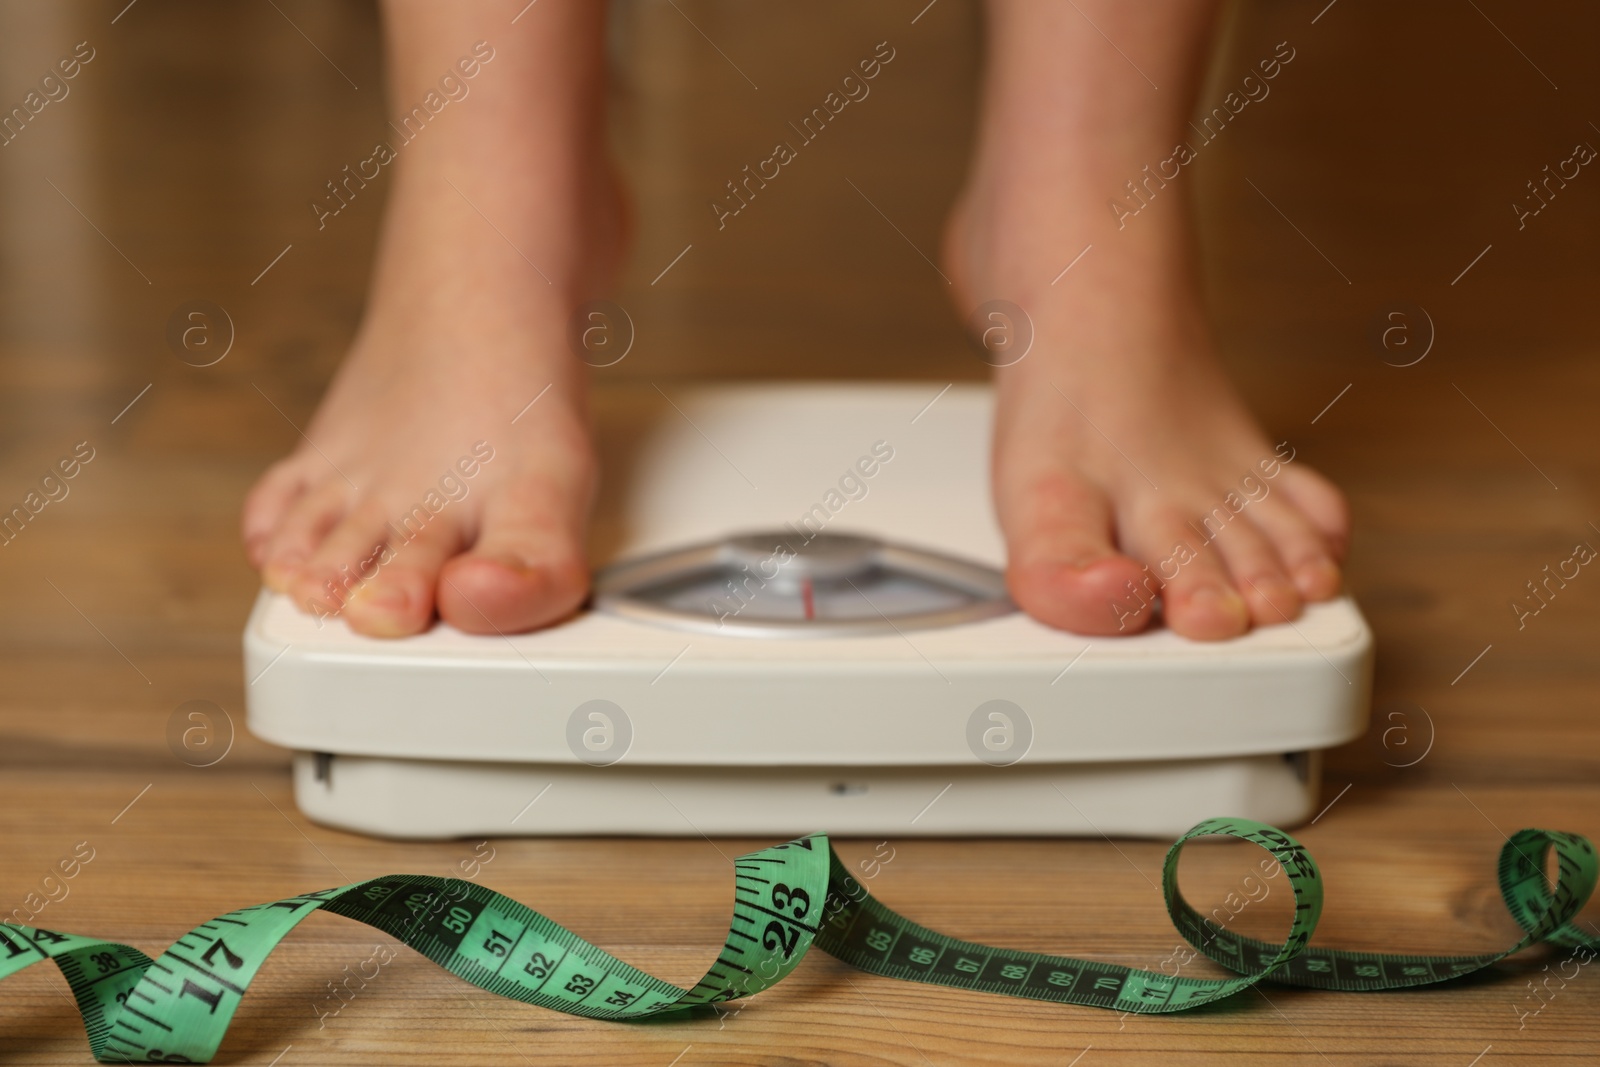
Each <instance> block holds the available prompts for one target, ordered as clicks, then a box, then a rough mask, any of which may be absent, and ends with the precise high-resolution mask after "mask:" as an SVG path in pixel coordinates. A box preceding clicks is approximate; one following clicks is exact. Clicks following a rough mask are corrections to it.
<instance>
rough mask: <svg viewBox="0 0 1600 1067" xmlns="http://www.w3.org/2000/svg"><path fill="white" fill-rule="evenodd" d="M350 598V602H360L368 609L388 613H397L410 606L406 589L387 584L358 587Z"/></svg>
mask: <svg viewBox="0 0 1600 1067" xmlns="http://www.w3.org/2000/svg"><path fill="white" fill-rule="evenodd" d="M350 600H351V602H352V603H360V604H362V605H364V606H365V607H367V608H368V609H370V610H374V611H381V612H386V613H390V614H399V613H401V612H403V611H405V610H406V608H408V607H410V606H411V597H409V596H407V595H406V591H405V590H404V589H396V588H394V587H393V586H387V587H385V588H382V589H367V588H362V589H358V590H356V592H355V594H354V595H352V596H351V598H350Z"/></svg>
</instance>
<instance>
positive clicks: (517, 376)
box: [243, 2, 623, 637]
mask: <svg viewBox="0 0 1600 1067" xmlns="http://www.w3.org/2000/svg"><path fill="white" fill-rule="evenodd" d="M502 7H506V10H504V11H501V10H499V9H500V8H502ZM585 9H589V10H585ZM485 13H489V14H492V15H493V16H494V19H495V21H494V23H493V24H494V25H495V26H497V27H498V26H504V25H507V24H509V21H510V19H511V17H512V16H513V15H515V14H516V9H515V5H512V6H510V7H507V6H506V5H503V4H498V3H494V2H489V3H477V4H462V5H451V6H450V7H449V8H434V7H430V6H429V5H404V4H397V3H396V4H390V5H389V7H388V8H387V11H386V14H387V18H388V30H389V33H390V47H391V57H390V62H391V81H392V85H391V92H390V100H391V102H394V101H409V100H412V99H413V98H414V99H416V100H421V99H423V97H424V95H425V94H426V93H427V92H428V91H429V90H430V89H431V88H433V87H434V83H436V82H437V80H438V79H439V77H440V75H441V73H442V72H446V71H449V70H450V69H451V68H452V66H453V65H454V64H455V63H456V61H457V59H458V58H459V57H458V55H457V53H461V54H466V53H467V52H468V51H469V50H470V49H471V47H472V44H473V42H474V41H475V40H476V39H477V36H476V30H477V27H476V26H475V25H474V20H475V19H477V18H478V17H479V16H482V15H484V14H485ZM502 16H503V17H502ZM598 30H599V20H598V15H596V14H595V12H594V11H593V10H592V8H591V5H570V4H569V5H567V6H565V7H560V6H552V8H551V9H549V10H541V12H540V13H539V16H538V17H530V18H528V19H527V20H525V26H524V27H522V28H521V34H520V37H516V38H513V37H509V36H506V37H501V38H497V42H496V43H497V46H498V47H497V49H496V54H495V56H494V58H493V59H492V60H490V61H488V62H487V63H485V64H483V67H482V69H481V70H480V72H479V73H478V74H477V76H476V77H475V79H474V81H473V83H472V86H471V92H470V93H469V94H468V95H467V96H466V97H465V98H464V99H462V100H460V101H457V102H454V103H452V105H451V106H450V107H449V108H447V109H446V110H445V111H444V112H442V113H440V114H439V115H438V116H437V117H436V118H435V119H434V120H433V122H432V124H431V125H429V126H428V127H427V128H425V129H424V131H423V132H422V133H421V134H420V135H419V136H418V137H417V138H416V140H415V141H414V142H413V143H411V144H408V145H405V146H404V147H401V148H400V149H399V152H398V156H399V158H398V159H397V160H396V161H395V162H394V163H393V164H391V165H390V169H391V170H393V171H394V172H395V173H394V174H393V176H392V177H391V179H390V180H391V181H393V182H394V183H395V184H394V187H393V189H392V190H391V200H390V203H389V205H388V207H387V215H386V218H385V224H384V232H383V238H382V242H381V245H380V248H379V254H378V263H377V268H376V271H375V275H374V280H373V288H372V296H371V299H370V303H369V306H368V310H367V314H366V317H365V320H364V322H363V324H362V327H361V330H360V332H359V334H358V336H357V338H356V341H355V344H354V346H353V347H352V349H351V351H350V353H349V355H348V357H347V358H346V360H345V363H344V365H343V366H342V367H341V368H340V370H339V373H338V375H337V377H336V378H335V380H334V382H333V384H332V386H331V387H330V388H329V390H328V393H327V396H326V397H325V398H324V400H323V402H322V405H321V407H320V408H319V409H318V411H317V414H316V417H315V418H314V419H313V420H312V422H311V424H310V425H309V426H308V427H307V428H306V438H307V440H306V441H305V442H302V444H301V445H300V446H299V447H298V448H297V449H296V450H295V452H294V453H293V454H292V455H290V456H289V457H288V458H287V459H284V460H282V461H281V462H279V463H278V464H276V465H275V466H273V467H272V468H271V469H270V470H269V471H268V472H267V473H266V474H265V475H264V476H263V477H262V478H261V480H260V482H259V483H258V484H257V485H256V487H255V489H254V490H253V491H252V492H251V494H250V497H249V499H248V500H247V501H246V504H245V510H244V520H243V528H244V538H245V544H246V548H247V550H248V552H249V555H250V559H251V561H252V563H254V564H255V565H256V566H257V567H260V568H261V569H262V572H263V577H264V580H265V582H266V584H267V585H268V586H269V587H270V588H272V589H274V590H277V591H279V592H283V593H286V594H288V595H289V596H290V597H292V598H293V600H294V602H295V603H296V604H297V605H299V606H300V607H302V608H303V609H305V610H307V611H309V612H311V613H313V614H315V615H317V616H318V617H319V618H322V617H326V616H339V617H342V618H344V619H345V620H346V621H347V622H348V623H349V624H350V626H351V627H352V628H353V629H355V630H357V631H359V632H362V633H367V634H371V635H374V636H385V637H388V636H402V635H406V634H412V633H417V632H419V631H421V630H424V629H426V628H427V627H428V626H429V625H430V624H431V622H432V620H433V618H434V615H435V613H436V612H437V614H438V615H439V616H441V617H442V618H444V619H445V620H446V621H447V622H449V623H451V624H452V625H454V626H456V627H458V628H459V629H462V630H466V631H469V632H474V633H495V632H501V633H510V632H516V631H522V630H529V629H533V628H536V627H539V626H544V625H548V624H550V623H552V622H555V621H558V620H560V619H561V618H563V617H565V616H566V615H568V614H570V613H571V612H572V611H574V610H575V609H576V608H577V607H578V606H579V605H580V604H581V603H582V601H583V599H584V596H585V595H586V592H587V589H588V569H587V566H586V563H585V560H584V556H583V534H584V525H585V523H586V521H587V516H588V510H589V506H590V503H591V498H592V496H593V490H594V479H595V460H594V455H593V451H592V448H591V445H590V442H589V436H588V428H587V425H586V416H585V413H584V384H585V378H584V373H585V372H586V371H587V368H586V367H584V366H583V364H582V363H581V362H579V361H578V360H577V359H575V358H574V356H573V355H572V354H571V353H570V352H569V351H568V348H567V339H566V332H567V322H568V318H569V316H570V315H571V313H572V310H573V308H574V307H575V306H576V304H577V303H578V302H580V301H581V300H583V299H586V298H588V297H590V296H591V295H593V294H594V292H595V290H596V288H597V287H598V286H599V285H601V284H602V279H604V278H605V277H607V276H608V274H609V273H610V271H611V269H612V268H614V267H615V265H616V261H617V260H618V258H619V256H620V253H621V248H622V244H623V241H622V225H621V212H620V197H619V193H618V186H617V183H616V181H615V178H614V175H613V172H612V170H611V168H610V167H609V165H608V164H607V163H606V162H605V159H604V149H603V145H602V143H601V141H602V137H603V134H602V130H601V127H600V123H599V121H598V119H599V116H598V108H597V105H596V104H595V100H596V99H597V98H598V92H599V78H600V67H599V32H598ZM535 398H537V403H534V404H533V405H532V406H531V407H529V406H527V405H529V403H530V402H531V401H534V400H535Z"/></svg>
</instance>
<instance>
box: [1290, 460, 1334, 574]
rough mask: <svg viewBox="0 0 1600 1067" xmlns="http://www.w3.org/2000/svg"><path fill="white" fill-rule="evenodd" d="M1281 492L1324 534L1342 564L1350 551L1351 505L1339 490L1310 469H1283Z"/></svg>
mask: <svg viewBox="0 0 1600 1067" xmlns="http://www.w3.org/2000/svg"><path fill="white" fill-rule="evenodd" d="M1282 489H1283V492H1284V493H1285V494H1286V495H1287V496H1288V498H1289V499H1290V500H1291V501H1293V502H1294V504H1295V506H1296V507H1298V508H1299V509H1300V510H1301V511H1302V512H1303V513H1304V514H1305V516H1306V518H1307V519H1309V520H1310V521H1311V524H1312V525H1313V526H1315V527H1316V528H1317V529H1318V530H1319V531H1321V533H1322V536H1323V537H1324V538H1325V539H1326V541H1327V544H1328V548H1329V550H1330V551H1331V552H1332V553H1333V558H1334V560H1335V561H1341V560H1343V559H1344V557H1345V553H1346V552H1348V551H1349V548H1350V505H1349V503H1348V502H1347V501H1346V500H1345V497H1344V493H1342V492H1340V491H1339V487H1338V486H1336V485H1334V484H1333V483H1332V482H1330V481H1328V479H1326V478H1324V477H1323V476H1322V475H1320V474H1318V473H1317V472H1316V471H1314V470H1312V469H1311V468H1310V467H1302V466H1299V465H1296V466H1292V467H1285V468H1284V469H1283V478H1282Z"/></svg>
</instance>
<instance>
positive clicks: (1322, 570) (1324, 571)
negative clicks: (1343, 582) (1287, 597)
mask: <svg viewBox="0 0 1600 1067" xmlns="http://www.w3.org/2000/svg"><path fill="white" fill-rule="evenodd" d="M1294 580H1295V585H1296V586H1298V587H1299V589H1300V592H1301V593H1302V594H1303V595H1304V596H1306V597H1315V596H1323V595H1328V594H1329V593H1331V592H1332V591H1334V590H1337V589H1338V588H1339V568H1338V567H1335V566H1334V565H1333V564H1332V563H1330V562H1328V561H1327V560H1325V559H1318V560H1313V561H1311V562H1310V563H1302V564H1301V565H1300V566H1299V567H1297V568H1295V572H1294Z"/></svg>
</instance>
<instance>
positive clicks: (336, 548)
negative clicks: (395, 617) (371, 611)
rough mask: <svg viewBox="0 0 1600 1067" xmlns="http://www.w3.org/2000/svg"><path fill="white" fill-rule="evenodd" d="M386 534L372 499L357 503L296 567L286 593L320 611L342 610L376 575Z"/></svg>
mask: <svg viewBox="0 0 1600 1067" xmlns="http://www.w3.org/2000/svg"><path fill="white" fill-rule="evenodd" d="M386 533H387V530H386V529H385V523H384V514H383V509H382V508H381V507H380V506H379V505H378V504H377V503H376V502H375V501H372V500H365V501H362V502H360V503H358V504H356V505H355V506H354V507H352V508H351V509H350V511H349V512H348V513H347V514H346V515H345V516H344V517H343V518H341V519H340V520H339V521H338V522H337V523H336V524H335V525H334V527H333V528H332V529H331V530H329V531H328V533H327V536H326V537H324V538H323V540H322V542H321V544H319V545H318V546H317V547H316V549H315V551H313V552H312V553H311V556H310V558H308V559H307V560H306V561H305V562H304V563H302V564H300V566H299V567H297V568H296V569H295V572H294V575H293V577H292V578H290V580H289V589H288V592H289V595H290V596H291V597H292V598H293V599H294V602H295V603H296V604H302V605H304V604H307V603H311V602H314V603H317V604H318V605H319V606H320V611H329V612H333V613H335V614H337V613H339V612H342V611H343V610H344V608H345V605H346V603H347V602H348V601H349V600H350V598H351V597H353V596H354V595H355V594H356V592H357V591H358V590H359V589H360V588H361V587H362V586H363V585H365V584H366V583H367V581H369V580H370V579H371V578H372V577H373V576H374V575H375V574H376V572H377V568H378V566H379V565H380V561H381V559H382V557H383V550H384V548H385V545H386V541H387V537H386ZM307 610H318V609H313V608H308V609H307ZM319 613H320V612H319Z"/></svg>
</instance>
